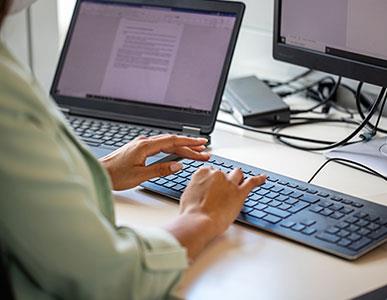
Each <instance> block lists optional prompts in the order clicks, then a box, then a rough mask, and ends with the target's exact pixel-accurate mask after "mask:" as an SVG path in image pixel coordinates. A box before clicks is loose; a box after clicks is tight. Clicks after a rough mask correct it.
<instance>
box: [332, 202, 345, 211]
mask: <svg viewBox="0 0 387 300" xmlns="http://www.w3.org/2000/svg"><path fill="white" fill-rule="evenodd" d="M343 207H344V206H342V205H340V204H333V205H332V206H331V207H330V209H331V210H334V211H338V210H340V209H342V208H343Z"/></svg>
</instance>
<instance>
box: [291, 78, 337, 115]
mask: <svg viewBox="0 0 387 300" xmlns="http://www.w3.org/2000/svg"><path fill="white" fill-rule="evenodd" d="M341 80H342V77H341V76H340V77H339V78H338V80H337V81H336V83H335V86H334V87H333V88H332V90H331V91H330V93H329V95H328V96H327V97H326V98H325V99H323V100H322V101H321V102H320V103H319V104H317V105H315V106H313V107H311V108H308V109H299V110H291V111H290V113H291V114H293V115H297V114H303V113H308V112H311V111H314V110H315V109H316V108H319V107H321V106H324V105H326V104H327V103H328V102H330V101H332V98H333V97H334V96H335V95H336V93H337V90H338V88H339V86H340V84H341ZM308 89H309V88H308Z"/></svg>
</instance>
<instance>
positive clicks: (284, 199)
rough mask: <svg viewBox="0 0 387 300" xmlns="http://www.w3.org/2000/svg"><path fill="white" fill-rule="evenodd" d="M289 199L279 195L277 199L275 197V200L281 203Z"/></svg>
mask: <svg viewBox="0 0 387 300" xmlns="http://www.w3.org/2000/svg"><path fill="white" fill-rule="evenodd" d="M288 199H289V197H288V196H284V195H278V196H277V197H275V200H277V201H281V202H283V201H286V200H288Z"/></svg>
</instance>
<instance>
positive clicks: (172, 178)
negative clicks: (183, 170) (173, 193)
mask: <svg viewBox="0 0 387 300" xmlns="http://www.w3.org/2000/svg"><path fill="white" fill-rule="evenodd" d="M176 178H177V176H176V175H169V176H167V177H164V179H166V180H174V179H176Z"/></svg>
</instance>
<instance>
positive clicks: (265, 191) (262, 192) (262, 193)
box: [256, 189, 270, 196]
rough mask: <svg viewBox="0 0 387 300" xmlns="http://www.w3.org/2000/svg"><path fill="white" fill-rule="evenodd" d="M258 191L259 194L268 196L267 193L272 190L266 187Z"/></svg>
mask: <svg viewBox="0 0 387 300" xmlns="http://www.w3.org/2000/svg"><path fill="white" fill-rule="evenodd" d="M256 193H257V194H258V195H261V196H266V195H267V194H269V193H270V192H269V191H268V190H264V189H259V190H258V191H256Z"/></svg>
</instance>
